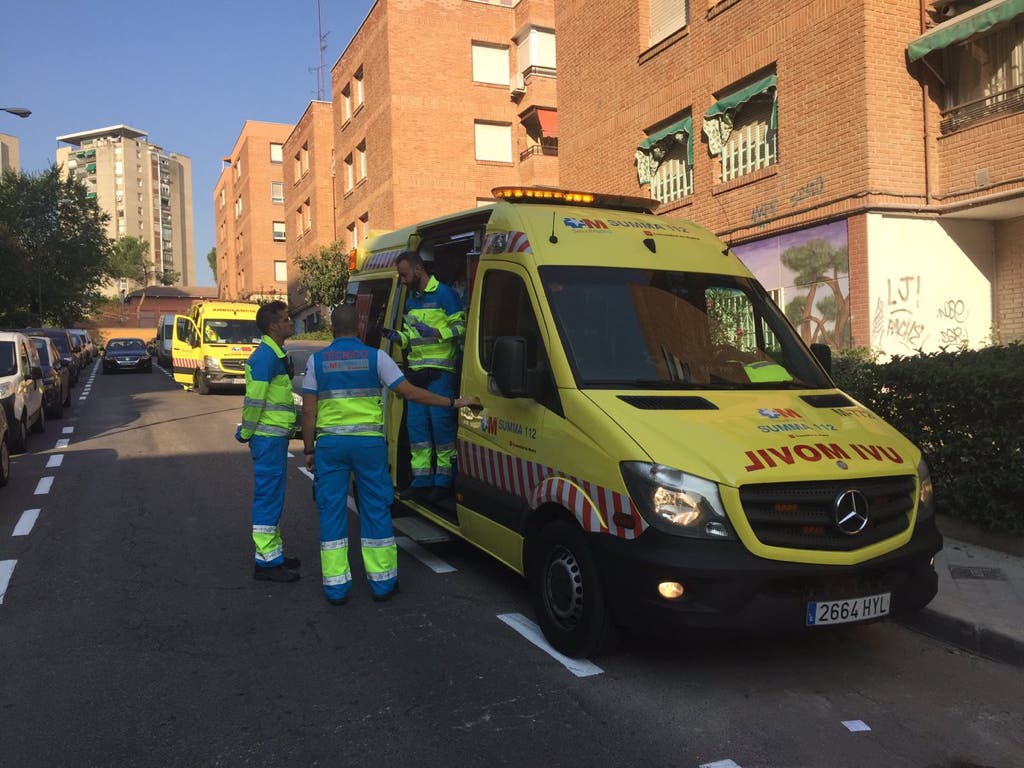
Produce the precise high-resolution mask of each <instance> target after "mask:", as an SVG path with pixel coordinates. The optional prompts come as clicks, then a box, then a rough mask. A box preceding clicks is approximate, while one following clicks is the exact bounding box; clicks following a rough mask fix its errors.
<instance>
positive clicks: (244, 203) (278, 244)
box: [213, 120, 293, 301]
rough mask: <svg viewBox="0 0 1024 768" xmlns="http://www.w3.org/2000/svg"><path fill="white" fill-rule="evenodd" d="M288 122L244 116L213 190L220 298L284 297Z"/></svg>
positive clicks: (285, 287) (289, 129) (285, 278)
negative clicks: (250, 118)
mask: <svg viewBox="0 0 1024 768" xmlns="http://www.w3.org/2000/svg"><path fill="white" fill-rule="evenodd" d="M292 128H293V126H291V125H286V124H283V123H265V122H259V121H256V120H246V122H245V124H244V125H243V126H242V132H241V133H240V134H239V136H238V140H237V141H236V142H235V146H234V148H233V149H232V150H231V154H230V155H228V156H226V157H224V158H223V169H222V170H221V174H220V178H219V179H218V181H217V186H216V187H215V189H214V195H213V205H214V222H215V226H216V229H217V289H218V293H219V295H220V298H222V299H230V300H247V301H260V300H270V299H281V300H285V299H286V298H287V296H288V266H287V261H286V257H285V242H286V240H287V232H286V224H287V222H286V220H285V195H284V165H285V162H284V158H285V155H284V143H285V141H286V140H287V138H288V135H289V134H290V133H291V131H292Z"/></svg>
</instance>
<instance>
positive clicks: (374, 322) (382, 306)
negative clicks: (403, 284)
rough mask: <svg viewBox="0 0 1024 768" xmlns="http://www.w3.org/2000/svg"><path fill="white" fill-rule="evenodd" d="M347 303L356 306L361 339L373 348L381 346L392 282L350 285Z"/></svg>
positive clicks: (366, 282)
mask: <svg viewBox="0 0 1024 768" xmlns="http://www.w3.org/2000/svg"><path fill="white" fill-rule="evenodd" d="M348 290H349V293H348V295H347V296H346V297H345V303H346V304H351V305H353V306H355V308H356V313H357V316H358V318H359V338H360V340H361V341H362V342H363V343H364V344H368V345H369V346H371V347H373V348H375V349H376V348H377V347H379V346H380V340H381V336H380V328H381V326H382V325H386V321H387V309H388V298H389V297H390V295H391V280H389V279H388V280H360V281H359V282H358V283H349V284H348Z"/></svg>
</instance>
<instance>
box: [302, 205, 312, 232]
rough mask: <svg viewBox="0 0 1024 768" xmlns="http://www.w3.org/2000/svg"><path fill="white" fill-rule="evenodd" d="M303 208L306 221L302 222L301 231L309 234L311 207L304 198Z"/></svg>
mask: <svg viewBox="0 0 1024 768" xmlns="http://www.w3.org/2000/svg"><path fill="white" fill-rule="evenodd" d="M303 208H304V210H305V212H306V220H305V221H304V222H303V231H305V232H309V230H311V229H312V228H313V206H311V205H310V204H309V198H308V197H307V198H306V202H305V203H303Z"/></svg>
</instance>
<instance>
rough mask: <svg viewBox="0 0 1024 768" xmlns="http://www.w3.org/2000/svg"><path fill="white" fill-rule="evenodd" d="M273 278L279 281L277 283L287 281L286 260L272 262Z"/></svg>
mask: <svg viewBox="0 0 1024 768" xmlns="http://www.w3.org/2000/svg"><path fill="white" fill-rule="evenodd" d="M282 229H283V228H282ZM274 279H275V280H277V282H279V283H287V282H288V262H286V261H275V262H274Z"/></svg>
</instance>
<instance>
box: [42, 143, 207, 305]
mask: <svg viewBox="0 0 1024 768" xmlns="http://www.w3.org/2000/svg"><path fill="white" fill-rule="evenodd" d="M57 142H58V143H59V144H63V145H64V146H58V147H57V164H58V165H59V166H60V167H61V170H62V173H63V174H64V175H65V176H66V177H67V176H71V177H74V178H76V179H78V180H79V181H81V182H82V183H84V184H85V186H86V189H87V190H88V192H87V194H88V196H89V197H91V198H94V199H95V200H96V203H97V205H98V206H99V208H100V210H102V211H105V212H106V213H107V214H109V216H110V218H109V221H108V222H107V236H108V237H110V238H111V239H113V240H116V239H118V238H121V237H126V236H130V237H136V238H139V239H141V240H145V241H146V242H147V243H149V258H150V270H149V276H148V278H147V279H148V281H149V282H151V283H156V282H159V280H160V278H161V276H164V275H166V276H167V277H168V278H169V277H170V276H171V274H172V273H176V276H177V279H176V280H173V281H169V282H171V283H172V284H174V285H186V286H187V285H191V284H192V282H193V281H194V279H195V265H194V261H195V243H194V230H193V215H192V162H191V160H190V159H189V158H188V157H186V156H185V155H180V154H178V153H176V152H166V151H165V150H163V149H162V148H161V147H159V146H157V145H155V144H152V143H150V142H149V140H148V138H147V134H146V133H145V132H144V131H139V130H136V129H135V128H130V127H128V126H126V125H114V126H109V127H107V128H99V129H97V130H93V131H83V132H81V133H71V134H67V135H65V136H58V137H57ZM107 293H108V294H109V295H111V296H113V295H115V294H116V293H117V286H116V285H110V286H108V290H107Z"/></svg>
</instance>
